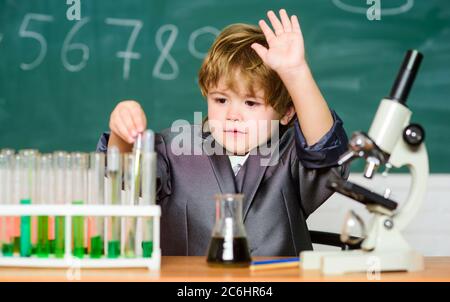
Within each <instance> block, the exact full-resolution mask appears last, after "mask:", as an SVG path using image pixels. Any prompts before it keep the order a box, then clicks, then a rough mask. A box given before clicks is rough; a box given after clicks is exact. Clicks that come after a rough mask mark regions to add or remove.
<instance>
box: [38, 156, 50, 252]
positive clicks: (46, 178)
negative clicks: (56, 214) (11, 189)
mask: <svg viewBox="0 0 450 302" xmlns="http://www.w3.org/2000/svg"><path fill="white" fill-rule="evenodd" d="M38 165H39V172H38V175H39V177H38V180H37V183H38V196H37V202H38V203H39V204H50V203H51V198H52V195H53V194H52V190H53V185H52V180H53V178H52V156H51V155H50V154H43V155H42V156H41V157H40V158H39V160H38ZM48 221H49V219H48V216H39V217H38V236H37V237H38V238H37V248H36V254H37V256H38V257H40V258H47V257H48V256H49V254H50V242H49V224H48Z"/></svg>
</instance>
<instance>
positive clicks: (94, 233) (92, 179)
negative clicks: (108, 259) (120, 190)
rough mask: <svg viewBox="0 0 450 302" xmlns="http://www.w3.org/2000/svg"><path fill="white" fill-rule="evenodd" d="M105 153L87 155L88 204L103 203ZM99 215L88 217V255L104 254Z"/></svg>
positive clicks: (101, 221)
mask: <svg viewBox="0 0 450 302" xmlns="http://www.w3.org/2000/svg"><path fill="white" fill-rule="evenodd" d="M104 183H105V154H103V153H98V152H94V153H91V154H90V156H89V197H88V204H92V205H103V204H104V194H105V190H104ZM104 221H105V219H104V218H103V217H101V216H96V217H89V221H88V222H89V223H88V228H89V232H88V233H89V236H90V255H91V258H100V257H102V255H103V254H104V252H103V251H104V241H103V240H104V237H105V236H104V232H105V231H104V227H105V224H104Z"/></svg>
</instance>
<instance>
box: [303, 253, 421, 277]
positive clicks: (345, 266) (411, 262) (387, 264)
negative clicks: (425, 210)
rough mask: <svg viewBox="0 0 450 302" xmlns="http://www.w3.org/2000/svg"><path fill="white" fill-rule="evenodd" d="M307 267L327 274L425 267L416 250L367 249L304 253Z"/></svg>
mask: <svg viewBox="0 0 450 302" xmlns="http://www.w3.org/2000/svg"><path fill="white" fill-rule="evenodd" d="M300 265H301V267H302V269H303V270H320V271H321V272H322V273H323V274H324V275H341V274H345V273H356V272H363V273H368V274H369V273H376V272H387V271H409V272H411V271H420V270H423V269H424V261H423V256H422V255H421V254H419V253H418V252H416V251H413V250H405V251H379V252H374V251H373V252H366V251H363V250H352V251H341V252H314V251H306V252H302V253H300Z"/></svg>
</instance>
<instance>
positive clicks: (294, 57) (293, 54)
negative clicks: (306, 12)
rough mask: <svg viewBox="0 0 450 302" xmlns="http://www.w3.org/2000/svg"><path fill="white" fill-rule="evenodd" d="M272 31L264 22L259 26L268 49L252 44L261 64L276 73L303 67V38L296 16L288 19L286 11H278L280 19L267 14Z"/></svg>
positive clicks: (270, 12)
mask: <svg viewBox="0 0 450 302" xmlns="http://www.w3.org/2000/svg"><path fill="white" fill-rule="evenodd" d="M267 16H268V17H269V20H270V23H271V24H272V27H273V29H274V31H273V30H272V29H271V28H270V27H269V25H267V23H266V22H265V21H264V20H260V21H259V26H260V27H261V30H262V31H263V33H264V36H265V37H266V40H267V44H268V45H269V48H268V49H267V48H265V47H264V46H262V45H261V44H258V43H253V44H252V48H253V49H254V50H255V51H256V53H257V54H258V55H259V56H260V57H261V59H262V60H263V62H264V63H265V64H266V65H268V66H269V67H270V68H272V69H273V70H275V71H276V72H277V73H279V74H282V73H289V72H290V71H291V70H292V71H294V70H296V69H297V68H301V67H302V66H304V65H305V63H306V62H305V50H304V44H303V36H302V32H301V29H300V24H299V22H298V19H297V16H295V15H292V16H291V18H289V16H288V14H287V12H286V10H284V9H281V10H280V17H281V21H280V19H278V17H277V16H276V15H275V13H274V12H273V11H269V12H268V13H267Z"/></svg>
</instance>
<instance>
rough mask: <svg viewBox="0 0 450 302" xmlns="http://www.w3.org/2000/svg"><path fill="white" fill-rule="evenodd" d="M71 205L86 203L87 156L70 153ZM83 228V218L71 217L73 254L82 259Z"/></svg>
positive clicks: (83, 251)
mask: <svg viewBox="0 0 450 302" xmlns="http://www.w3.org/2000/svg"><path fill="white" fill-rule="evenodd" d="M71 158H72V171H71V172H72V204H73V205H81V204H84V203H85V201H86V192H87V191H86V189H87V171H88V158H89V157H88V154H86V153H81V152H75V153H72V156H71ZM84 232H85V227H84V217H83V216H74V217H73V226H72V234H73V254H74V256H75V257H78V258H83V257H84V254H85V233H84Z"/></svg>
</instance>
